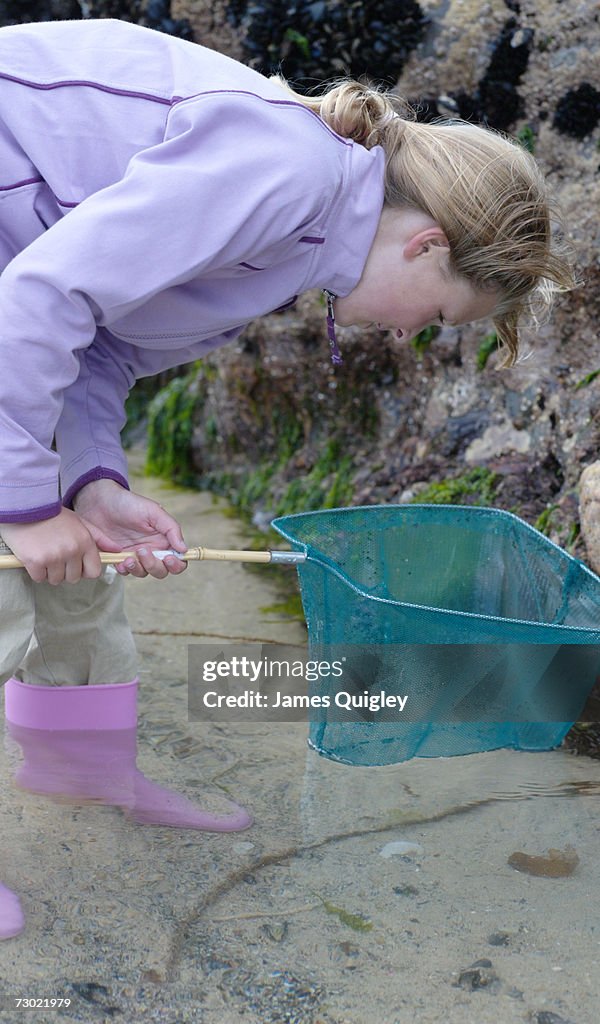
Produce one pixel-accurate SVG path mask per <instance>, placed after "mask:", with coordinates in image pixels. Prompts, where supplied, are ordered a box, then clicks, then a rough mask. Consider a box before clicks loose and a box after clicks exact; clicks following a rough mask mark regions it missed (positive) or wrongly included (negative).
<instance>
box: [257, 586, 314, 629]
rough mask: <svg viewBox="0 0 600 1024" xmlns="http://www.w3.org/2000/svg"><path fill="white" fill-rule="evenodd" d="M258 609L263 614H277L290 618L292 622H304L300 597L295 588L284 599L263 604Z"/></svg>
mask: <svg viewBox="0 0 600 1024" xmlns="http://www.w3.org/2000/svg"><path fill="white" fill-rule="evenodd" d="M259 611H260V612H262V614H263V615H277V616H279V617H283V618H286V619H290V620H291V621H293V622H304V609H303V607H302V598H301V597H300V594H299V593H298V591H297V590H296V589H295V588H294V592H293V593H291V594H289V595H288V596H287V597H286V598H285V599H284V600H282V601H276V602H275V603H274V604H266V605H263V606H262V607H261V608H259Z"/></svg>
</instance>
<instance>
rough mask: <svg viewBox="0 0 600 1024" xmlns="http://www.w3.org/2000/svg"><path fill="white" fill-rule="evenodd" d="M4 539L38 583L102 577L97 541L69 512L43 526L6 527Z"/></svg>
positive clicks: (1, 527)
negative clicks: (95, 541)
mask: <svg viewBox="0 0 600 1024" xmlns="http://www.w3.org/2000/svg"><path fill="white" fill-rule="evenodd" d="M0 536H2V540H3V541H5V543H6V544H8V546H9V548H10V549H11V551H13V552H14V554H15V555H16V556H17V558H19V559H20V560H21V561H22V562H23V564H24V566H25V568H26V570H27V572H28V573H29V575H30V576H31V578H32V580H35V582H36V583H43V582H46V581H47V582H48V583H51V584H52V585H53V586H55V585H56V584H58V583H64V582H67V583H77V581H78V580H80V579H82V578H83V579H87V580H93V579H97V577H98V576H100V574H101V573H102V563H101V562H100V556H99V554H98V548H97V547H96V544H95V543H94V538H93V537H92V535H91V533H90V531H89V530H88V529H87V527H86V525H85V524H84V523H83V522H82V521H81V519H80V518H79V516H78V515H76V513H75V512H71V511H70V510H69V509H68V508H63V509H62V510H61V512H59V514H58V515H57V516H54V517H53V518H52V519H44V520H42V521H41V522H39V523H2V524H0Z"/></svg>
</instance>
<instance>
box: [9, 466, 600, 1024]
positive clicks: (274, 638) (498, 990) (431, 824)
mask: <svg viewBox="0 0 600 1024" xmlns="http://www.w3.org/2000/svg"><path fill="white" fill-rule="evenodd" d="M134 486H135V487H136V489H138V490H143V491H144V492H145V493H148V494H150V495H151V496H152V497H155V498H157V500H159V501H160V502H161V504H163V505H165V507H166V508H168V509H169V510H170V511H171V512H172V513H173V514H175V515H176V516H177V517H178V518H179V519H180V521H181V522H182V523H183V526H184V532H185V535H186V539H187V540H188V543H190V544H204V545H206V546H211V547H233V548H235V547H243V546H244V545H245V542H246V541H247V538H246V537H245V535H244V529H243V527H242V526H241V525H240V524H239V523H238V522H236V521H235V520H234V519H231V518H230V517H228V516H226V515H225V514H224V506H223V505H222V504H221V503H219V502H216V501H215V500H214V499H213V498H212V497H211V496H210V495H201V494H197V493H195V492H190V491H184V490H177V489H173V488H170V487H168V486H165V485H163V484H161V482H160V481H156V480H146V479H143V480H136V481H135V484H134ZM279 572H293V570H286V569H282V568H277V567H269V566H266V567H264V569H262V570H260V571H257V570H254V571H252V572H249V571H248V570H246V569H244V568H243V567H242V566H240V565H236V564H229V563H204V564H200V565H191V566H190V567H189V569H188V570H187V572H186V573H184V574H183V576H181V577H179V578H177V579H174V578H173V579H169V580H167V581H165V582H158V581H154V580H144V581H140V580H131V579H130V580H128V582H127V592H128V609H129V615H130V619H131V622H132V626H133V628H134V630H135V632H136V636H137V640H138V645H139V650H140V655H141V684H142V689H141V698H140V736H139V757H138V765H139V767H140V768H141V769H142V770H143V771H144V772H145V773H146V774H147V775H148V776H149V777H151V778H152V779H154V780H156V781H157V782H160V783H162V784H163V785H168V786H170V787H172V788H173V789H177V790H178V791H180V792H182V793H185V794H186V795H187V796H189V797H192V798H194V799H196V800H198V801H199V802H201V803H202V804H204V805H205V806H209V807H211V808H213V809H215V810H217V809H218V808H219V807H220V806H223V800H225V799H227V798H232V799H235V800H237V801H239V802H240V803H241V804H243V805H244V806H246V807H248V808H249V809H250V810H251V811H252V813H253V815H254V817H255V824H254V825H253V827H252V828H251V829H249V830H248V831H246V832H243V833H237V834H222V835H217V834H209V833H201V832H192V831H183V830H178V829H168V828H162V827H142V826H135V825H133V824H131V823H128V822H126V821H125V819H124V818H123V816H122V815H121V814H120V812H119V811H117V810H115V809H113V808H110V807H100V806H94V805H89V804H88V805H85V806H73V805H69V804H64V803H62V804H56V803H51V802H49V801H48V800H47V799H45V798H43V797H39V796H34V795H32V794H28V793H23V792H20V791H18V790H17V789H16V788H14V787H13V786H11V785H9V784H6V785H5V786H4V787H3V796H2V801H1V802H0V816H1V829H2V850H1V854H0V860H1V864H0V877H2V879H3V880H4V881H5V882H6V884H8V885H10V886H11V887H13V888H14V889H15V890H17V891H18V892H19V893H20V894H21V895H22V899H23V904H24V908H25V912H26V914H27V928H26V930H25V932H24V933H23V934H22V935H21V936H19V937H18V938H16V939H12V940H10V941H6V942H3V943H0V977H1V978H2V992H3V995H2V997H1V998H2V1000H3V1002H2V1003H1V1004H0V1005H1V1006H2V1009H1V1010H0V1019H1V1020H2V1021H7V1022H12V1021H15V1022H16V1021H19V1020H23V1019H29V1020H36V1021H42V1022H45V1021H48V1022H58V1021H84V1022H97V1021H109V1020H110V1021H113V1020H114V1021H125V1022H129V1021H133V1020H140V1021H162V1022H168V1024H178V1022H182V1024H183V1022H187V1021H201V1022H205V1024H213V1022H214V1024H270V1022H276V1024H366V1022H367V1021H377V1024H405V1022H406V1024H408V1022H411V1024H412V1022H417V1024H439V1022H443V1024H512V1022H513V1021H514V1022H529V1024H531V1022H533V1024H550V1022H552V1024H559V1022H560V1021H561V1020H562V1021H564V1022H570V1024H596V1022H597V1017H598V1014H597V1006H598V995H597V974H598V961H599V959H600V933H599V932H598V930H597V929H598V917H599V915H598V895H597V894H598V892H599V891H600V862H599V858H598V856H597V846H598V830H599V825H598V813H597V807H598V795H599V794H600V763H598V762H595V761H592V760H589V759H587V758H577V757H574V756H573V755H571V754H568V753H566V752H563V751H554V752H549V753H544V754H523V753H511V752H507V751H498V752H493V753H489V754H478V755H473V756H471V757H465V758H452V759H442V760H432V761H424V760H415V761H411V762H408V763H406V764H404V765H398V766H394V767H391V768H380V769H363V768H352V767H346V766H342V765H338V764H334V763H332V762H329V761H327V760H325V759H323V758H320V757H319V756H318V755H317V754H316V753H314V751H311V750H309V749H308V748H307V744H306V734H307V727H306V725H305V724H303V723H297V724H273V723H253V722H251V721H241V722H239V723H229V722H228V723H225V724H223V723H206V722H190V721H188V712H187V649H188V644H190V643H214V644H215V645H217V650H219V649H222V647H223V645H229V644H233V643H242V642H246V643H247V642H252V643H257V642H260V641H271V642H278V643H286V644H299V645H302V644H303V643H304V641H305V633H304V628H303V626H301V625H300V624H299V623H297V622H294V621H291V620H289V619H286V618H285V617H284V616H282V615H277V614H275V613H273V612H266V611H264V610H261V609H264V608H265V607H267V606H270V605H273V604H274V603H277V602H278V601H279V600H280V595H279V593H278V590H277V587H276V581H275V579H274V576H275V574H276V573H279ZM18 756H19V754H18V751H17V750H16V748H14V747H13V746H12V745H11V743H10V742H9V741H8V740H6V741H5V743H4V748H3V749H2V750H0V769H1V770H2V772H3V777H4V778H8V775H9V773H10V771H11V766H14V764H15V763H16V760H17V759H18ZM390 843H404V844H406V845H404V846H403V847H396V848H395V852H394V848H392V855H391V856H382V850H384V852H390V850H389V847H388V849H387V850H385V848H386V846H388V844H390ZM566 846H572V847H573V848H574V849H575V850H576V852H577V855H578V857H579V863H578V864H577V866H576V867H575V870H574V871H573V873H572V874H571V875H569V876H567V877H539V876H535V875H531V874H528V873H525V872H522V871H518V870H515V868H514V867H512V866H510V865H509V863H508V859H509V857H510V856H511V855H512V854H513V853H514V852H515V851H522V852H525V853H529V854H532V855H537V856H539V855H541V854H543V853H545V852H546V851H547V850H548V849H549V848H558V849H561V850H564V849H565V847H566ZM13 997H26V998H32V997H37V998H39V999H49V998H63V999H70V1000H71V1004H70V1006H69V1007H68V1008H63V1009H62V1010H49V1009H43V1008H41V1009H35V1010H30V1011H28V1012H29V1013H30V1016H29V1017H26V1018H23V1017H22V1016H21V1014H22V1011H21V1010H17V1009H15V1008H14V1003H12V1002H11V1000H12V999H13ZM551 1014H554V1015H555V1016H554V1017H552V1016H551Z"/></svg>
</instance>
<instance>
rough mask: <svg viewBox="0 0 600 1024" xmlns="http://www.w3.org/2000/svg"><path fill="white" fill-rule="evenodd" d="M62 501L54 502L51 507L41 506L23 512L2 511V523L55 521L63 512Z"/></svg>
mask: <svg viewBox="0 0 600 1024" xmlns="http://www.w3.org/2000/svg"><path fill="white" fill-rule="evenodd" d="M61 508H62V505H61V503H60V501H54V502H52V504H50V505H39V506H38V507H37V508H27V509H22V510H20V511H19V510H16V509H12V510H11V511H10V512H3V511H2V509H0V523H39V522H41V521H42V520H43V519H53V518H54V516H57V515H58V514H59V512H60V511H61Z"/></svg>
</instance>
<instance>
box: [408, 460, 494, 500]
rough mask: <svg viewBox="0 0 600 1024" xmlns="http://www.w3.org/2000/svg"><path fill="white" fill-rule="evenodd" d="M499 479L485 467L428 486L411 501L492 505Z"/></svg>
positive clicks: (476, 467) (478, 467)
mask: <svg viewBox="0 0 600 1024" xmlns="http://www.w3.org/2000/svg"><path fill="white" fill-rule="evenodd" d="M499 481H500V477H499V476H498V474H497V473H494V472H493V471H492V470H491V469H487V468H486V467H485V466H475V467H474V468H473V469H470V470H469V471H468V472H467V473H464V474H463V475H462V476H456V477H448V478H446V479H445V480H439V481H436V482H434V483H431V484H429V485H428V486H427V487H426V488H425V489H424V490H423V491H420V492H419V493H418V494H416V495H415V497H414V498H413V499H412V504H424V505H493V504H494V502H495V499H496V492H497V487H498V483H499Z"/></svg>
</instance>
